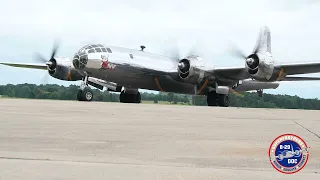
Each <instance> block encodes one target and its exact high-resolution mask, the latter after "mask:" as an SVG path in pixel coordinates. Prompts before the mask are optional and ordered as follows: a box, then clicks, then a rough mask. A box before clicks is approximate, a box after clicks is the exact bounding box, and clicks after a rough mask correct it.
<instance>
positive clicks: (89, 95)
mask: <svg viewBox="0 0 320 180" xmlns="http://www.w3.org/2000/svg"><path fill="white" fill-rule="evenodd" d="M81 97H82V99H83V100H84V101H92V99H93V92H92V90H91V89H90V88H85V89H84V90H83V91H82V96H81Z"/></svg>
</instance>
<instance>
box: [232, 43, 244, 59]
mask: <svg viewBox="0 0 320 180" xmlns="http://www.w3.org/2000/svg"><path fill="white" fill-rule="evenodd" d="M230 51H231V55H233V56H235V57H237V58H241V59H247V56H246V55H245V53H244V52H243V51H242V50H240V48H238V47H237V46H235V45H233V46H231V49H230Z"/></svg>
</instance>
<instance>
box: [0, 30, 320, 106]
mask: <svg viewBox="0 0 320 180" xmlns="http://www.w3.org/2000/svg"><path fill="white" fill-rule="evenodd" d="M144 48H145V47H144V46H141V49H140V50H133V49H128V48H122V47H115V46H108V45H102V44H89V45H86V46H84V47H83V48H81V49H80V50H78V51H77V52H76V53H75V55H74V56H73V58H72V59H69V58H62V57H56V52H57V46H55V47H54V48H53V52H52V55H51V57H50V59H49V60H46V59H45V58H43V57H42V58H41V59H42V61H43V63H42V64H34V63H33V64H26V63H5V62H0V64H3V65H8V66H13V67H22V68H33V69H42V70H47V71H48V73H49V74H50V75H51V76H52V77H54V78H57V79H60V80H65V81H78V80H81V81H82V83H81V85H80V88H79V92H78V94H77V99H78V100H79V101H91V100H92V99H93V93H92V90H91V89H90V87H89V85H91V86H93V87H96V88H98V89H101V90H103V88H104V87H106V88H107V90H108V91H113V92H121V93H120V102H122V103H140V102H141V96H140V93H139V90H138V89H148V90H155V91H165V92H174V93H180V94H192V95H205V96H207V104H208V106H223V107H227V106H229V104H230V101H229V93H230V91H237V92H242V91H252V90H257V91H258V94H259V95H260V96H261V95H262V91H263V89H275V88H277V87H278V86H279V81H305V80H320V78H316V77H296V76H292V75H295V74H307V73H318V72H320V62H312V63H286V64H284V63H280V64H276V62H275V61H274V58H273V56H272V54H271V34H270V30H269V28H268V27H267V26H264V27H262V28H261V30H260V33H259V36H258V39H257V44H256V46H255V48H254V50H253V52H252V53H251V54H250V55H249V56H246V55H244V54H243V53H241V52H240V51H237V55H239V56H240V57H241V58H243V59H244V60H245V64H244V66H243V67H230V68H229V67H226V68H218V67H209V66H208V65H207V63H206V62H205V61H204V60H203V59H202V58H201V57H199V56H197V55H188V56H186V57H168V56H163V55H157V54H152V53H148V52H145V51H144Z"/></svg>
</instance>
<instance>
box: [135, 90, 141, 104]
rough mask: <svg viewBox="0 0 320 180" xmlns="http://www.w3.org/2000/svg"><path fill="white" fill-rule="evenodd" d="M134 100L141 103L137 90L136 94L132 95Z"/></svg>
mask: <svg viewBox="0 0 320 180" xmlns="http://www.w3.org/2000/svg"><path fill="white" fill-rule="evenodd" d="M134 102H135V103H141V94H140V93H139V92H138V94H135V95H134Z"/></svg>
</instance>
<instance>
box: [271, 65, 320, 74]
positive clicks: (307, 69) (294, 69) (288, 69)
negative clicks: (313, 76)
mask: <svg viewBox="0 0 320 180" xmlns="http://www.w3.org/2000/svg"><path fill="white" fill-rule="evenodd" d="M275 68H277V69H283V73H285V74H286V75H294V74H309V73H319V72H320V63H319V62H309V63H290V64H289V63H288V64H279V65H276V66H275Z"/></svg>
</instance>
